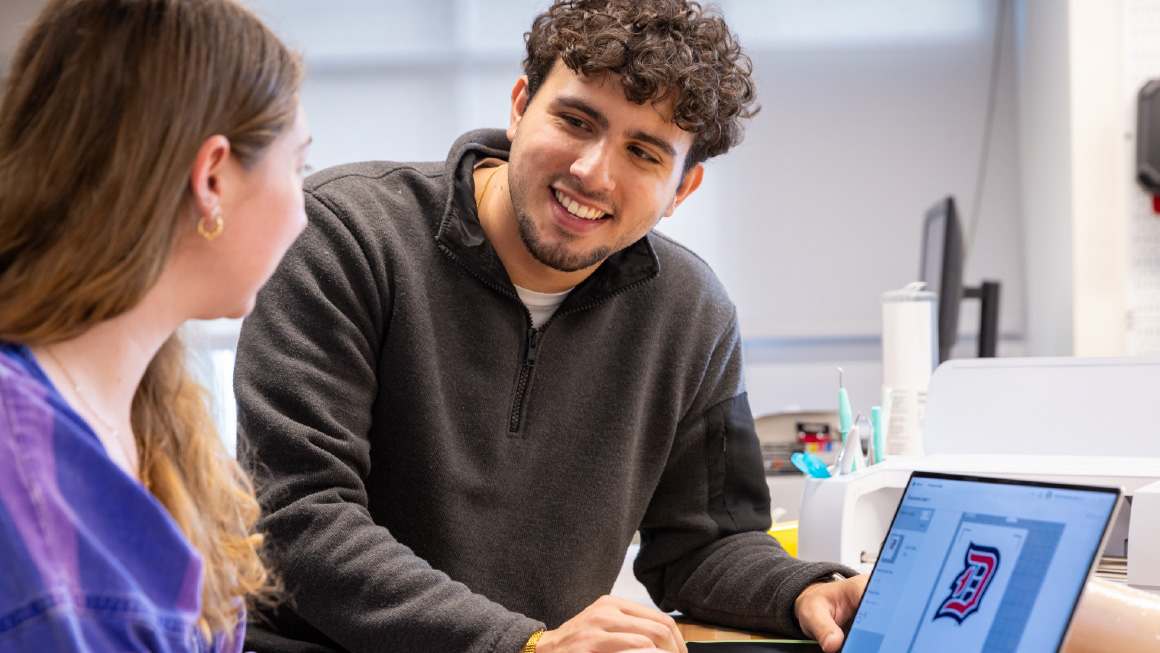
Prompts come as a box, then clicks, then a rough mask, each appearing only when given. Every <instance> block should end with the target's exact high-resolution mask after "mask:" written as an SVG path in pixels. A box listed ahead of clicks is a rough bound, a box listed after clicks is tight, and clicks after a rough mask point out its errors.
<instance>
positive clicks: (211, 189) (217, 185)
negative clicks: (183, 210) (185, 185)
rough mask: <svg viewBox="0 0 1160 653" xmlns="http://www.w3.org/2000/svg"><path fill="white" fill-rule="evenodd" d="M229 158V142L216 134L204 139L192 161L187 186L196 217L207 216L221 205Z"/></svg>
mask: <svg viewBox="0 0 1160 653" xmlns="http://www.w3.org/2000/svg"><path fill="white" fill-rule="evenodd" d="M229 158H230V141H229V139H227V138H226V137H225V136H222V135H221V134H217V135H214V136H210V137H209V138H207V139H205V142H204V143H202V144H201V147H200V148H198V150H197V156H196V157H194V159H193V167H192V168H191V169H190V172H189V186H190V190H192V191H193V204H194V208H196V209H197V213H198V215H209V214H210V212H211V211H213V209H214V207H216V206H218V205H219V204H220V203H221V196H222V185H223V177H224V176H225V175H224V173H225V168H226V164H227V163H228V162H229Z"/></svg>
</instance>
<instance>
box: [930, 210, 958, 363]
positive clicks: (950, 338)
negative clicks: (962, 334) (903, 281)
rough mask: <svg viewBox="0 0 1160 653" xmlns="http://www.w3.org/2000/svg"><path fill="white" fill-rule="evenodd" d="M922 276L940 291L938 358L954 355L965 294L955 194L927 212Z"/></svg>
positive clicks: (934, 289)
mask: <svg viewBox="0 0 1160 653" xmlns="http://www.w3.org/2000/svg"><path fill="white" fill-rule="evenodd" d="M919 272H920V274H921V275H922V276H920V277H919V280H920V281H925V282H926V289H927V290H929V291H931V292H933V293H936V294H937V295H938V362H940V363H941V362H943V361H945V360H946V359H947V358H949V357H950V351H951V348H952V347H954V346H955V342H956V341H957V340H958V336H959V302H960V300H962V297H963V229H962V226H960V224H959V214H958V212H957V211H955V198H953V197H947V198H944V199H942V200H940V201H939V203H938V204H935V205H934V206H932V207H930V209H928V210H927V212H926V219H925V221H924V222H923V226H922V269H921V270H920V271H919Z"/></svg>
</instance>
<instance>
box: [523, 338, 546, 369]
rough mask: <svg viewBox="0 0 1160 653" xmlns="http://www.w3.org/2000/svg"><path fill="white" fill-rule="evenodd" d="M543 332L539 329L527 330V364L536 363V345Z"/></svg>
mask: <svg viewBox="0 0 1160 653" xmlns="http://www.w3.org/2000/svg"><path fill="white" fill-rule="evenodd" d="M543 334H544V332H543V331H540V330H539V329H532V330H531V331H529V332H528V357H527V362H528V365H534V364H535V363H536V347H538V346H539V344H540V336H542V335H543Z"/></svg>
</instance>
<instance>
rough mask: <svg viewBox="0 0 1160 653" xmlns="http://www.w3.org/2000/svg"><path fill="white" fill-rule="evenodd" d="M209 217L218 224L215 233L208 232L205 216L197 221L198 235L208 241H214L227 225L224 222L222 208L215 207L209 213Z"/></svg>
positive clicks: (215, 226)
mask: <svg viewBox="0 0 1160 653" xmlns="http://www.w3.org/2000/svg"><path fill="white" fill-rule="evenodd" d="M209 216H210V217H211V218H213V219H214V221H215V222H216V224H215V225H214V229H213V231H206V228H205V216H204V215H203V216H201V219H200V220H198V221H197V233H199V234H201V237H202V238H205V239H206V240H213V239H214V238H217V237H218V236H220V235H221V234H222V228H224V227H225V223H224V222H223V221H222V207H220V206H215V207H213V210H212V211H210V212H209Z"/></svg>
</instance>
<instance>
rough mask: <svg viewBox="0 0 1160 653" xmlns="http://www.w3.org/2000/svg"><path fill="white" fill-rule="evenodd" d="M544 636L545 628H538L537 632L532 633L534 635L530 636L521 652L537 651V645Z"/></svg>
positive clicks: (534, 652)
mask: <svg viewBox="0 0 1160 653" xmlns="http://www.w3.org/2000/svg"><path fill="white" fill-rule="evenodd" d="M543 636H544V630H543V629H540V630H537V631H536V632H534V633H532V636H531V637H529V638H528V643H527V644H524V648H523V650H522V651H521V653H536V645H537V644H539V643H540V638H541V637H543Z"/></svg>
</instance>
